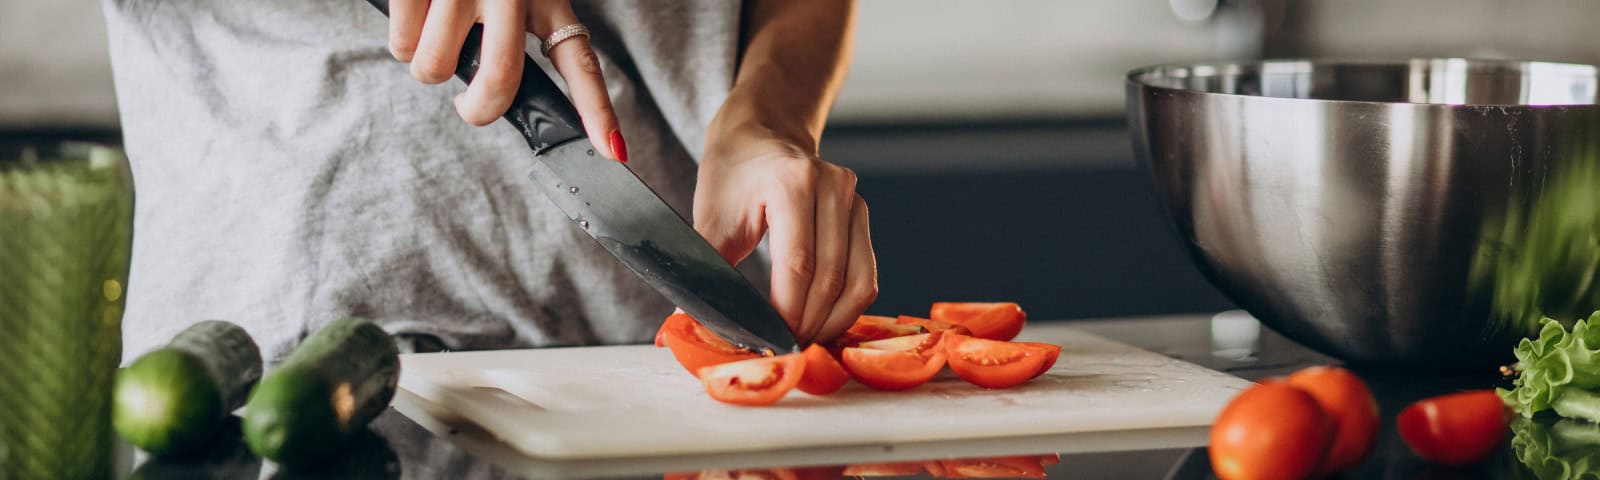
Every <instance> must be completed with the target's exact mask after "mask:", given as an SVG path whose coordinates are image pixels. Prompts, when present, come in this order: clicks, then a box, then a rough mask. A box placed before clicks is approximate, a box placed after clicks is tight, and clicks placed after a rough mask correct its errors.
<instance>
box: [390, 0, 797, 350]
mask: <svg viewBox="0 0 1600 480" xmlns="http://www.w3.org/2000/svg"><path fill="white" fill-rule="evenodd" d="M367 3H370V4H372V6H374V7H377V8H378V10H380V11H382V12H383V14H384V15H388V14H389V0H367ZM482 36H483V26H482V25H474V26H473V27H472V31H471V32H470V33H468V34H467V38H466V43H465V46H464V47H462V49H461V57H460V60H459V61H458V62H457V63H456V78H459V79H461V80H462V81H464V82H469V83H470V82H471V81H472V77H473V76H474V75H476V74H477V72H478V62H479V49H480V47H481V43H482ZM523 61H524V62H525V63H524V66H523V69H522V85H521V86H520V87H518V88H517V94H516V98H515V100H513V101H512V103H511V109H510V110H508V111H506V114H505V119H506V121H508V122H511V125H512V126H514V127H516V128H517V131H518V132H520V133H521V134H522V137H523V138H524V139H526V140H527V141H528V146H529V147H531V148H532V149H533V154H534V157H535V159H537V160H538V161H537V162H534V164H533V165H532V175H533V180H534V183H536V184H537V185H538V186H539V190H540V191H542V192H544V195H545V197H548V198H549V199H550V201H552V202H554V203H555V204H556V206H557V207H559V208H561V211H563V212H566V214H567V217H569V218H571V219H572V221H573V222H576V223H577V224H578V226H580V227H582V229H583V231H584V232H586V233H588V234H589V236H590V237H594V239H595V241H597V242H599V243H600V245H601V246H603V247H605V249H606V251H609V252H611V255H612V256H615V257H616V258H617V259H618V260H621V261H622V263H623V264H625V265H627V266H628V268H629V269H630V270H633V273H635V274H638V275H639V277H640V278H643V279H644V281H645V282H646V283H649V284H650V286H652V287H655V289H656V291H659V292H661V294H662V295H663V296H665V297H667V299H668V300H671V301H672V303H674V304H676V305H677V306H678V308H682V309H683V311H685V312H688V314H689V315H690V316H693V317H694V318H695V320H698V321H700V323H701V324H703V325H705V326H706V327H708V328H710V329H711V330H712V331H714V332H716V333H717V334H718V335H721V336H722V337H723V338H724V339H727V340H728V341H729V342H732V343H733V344H735V345H739V346H742V347H745V348H751V349H756V350H767V349H771V350H774V351H776V352H777V353H788V352H797V351H799V349H800V348H799V345H798V344H797V342H796V341H795V339H794V334H793V333H792V332H790V331H789V325H788V324H787V323H785V322H784V321H783V317H782V316H779V315H778V312H777V311H776V310H773V308H772V305H771V304H769V303H767V300H766V298H765V297H764V296H762V295H761V292H760V291H758V290H756V288H755V286H754V285H751V284H750V282H749V281H747V280H745V278H744V277H743V276H741V275H740V274H739V271H738V270H735V269H734V268H733V266H732V265H730V264H729V263H728V261H727V260H724V259H723V258H722V256H721V255H719V254H717V251H716V249H714V248H712V247H711V244H710V243H707V242H706V239H705V237H702V236H700V234H699V233H696V232H695V231H694V228H693V227H691V226H690V225H689V223H688V222H686V221H684V220H683V217H681V216H679V215H678V213H677V212H676V211H674V210H672V207H669V206H667V203H666V202H665V201H662V200H661V197H660V196H658V195H656V194H655V192H654V191H652V190H651V189H650V187H649V186H647V185H645V184H644V182H643V181H640V180H639V177H637V176H635V175H634V174H633V172H632V171H631V170H628V168H627V167H626V166H624V165H623V164H622V163H619V162H615V161H612V160H608V159H605V158H602V157H597V156H596V155H595V149H594V145H593V144H592V143H590V141H589V139H588V138H587V137H586V136H585V135H584V130H583V123H582V121H581V120H580V119H579V118H578V111H577V109H576V108H574V107H573V106H572V102H571V101H569V100H568V99H567V97H566V96H565V95H564V94H562V93H561V90H558V89H557V88H556V85H555V83H553V82H552V81H551V80H550V78H549V77H547V76H545V74H544V71H543V70H540V68H539V65H538V64H535V63H534V62H533V58H532V57H527V56H526V55H524V59H523Z"/></svg>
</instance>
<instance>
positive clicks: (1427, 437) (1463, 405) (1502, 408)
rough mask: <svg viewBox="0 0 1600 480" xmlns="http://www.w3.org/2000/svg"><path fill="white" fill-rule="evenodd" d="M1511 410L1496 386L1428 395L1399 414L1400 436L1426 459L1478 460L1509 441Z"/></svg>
mask: <svg viewBox="0 0 1600 480" xmlns="http://www.w3.org/2000/svg"><path fill="white" fill-rule="evenodd" d="M1511 415H1512V413H1511V410H1510V409H1509V408H1507V407H1506V404H1505V401H1504V400H1501V399H1500V396H1499V395H1496V394H1495V391H1494V390H1471V391H1466V392H1458V393H1452V394H1448V395H1441V396H1437V397H1431V398H1424V399H1422V400H1418V401H1416V403H1412V404H1411V405H1410V406H1407V407H1406V408H1405V410H1401V411H1400V415H1399V416H1398V417H1396V418H1395V426H1396V427H1398V429H1399V430H1400V439H1401V440H1404V441H1405V442H1406V445H1407V446H1410V447H1411V451H1412V452H1415V453H1416V454H1417V456H1419V457H1422V458H1423V459H1424V460H1427V461H1430V462H1434V463H1439V464H1444V465H1451V466H1463V465H1470V464H1473V463H1478V462H1480V461H1483V459H1485V458H1488V457H1489V455H1491V454H1493V453H1494V452H1495V451H1496V449H1498V448H1499V447H1500V445H1501V444H1502V443H1505V440H1506V432H1507V431H1509V430H1510V429H1509V428H1506V425H1507V424H1509V423H1510V421H1511Z"/></svg>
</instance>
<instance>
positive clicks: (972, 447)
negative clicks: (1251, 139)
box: [136, 312, 1538, 479]
mask: <svg viewBox="0 0 1600 480" xmlns="http://www.w3.org/2000/svg"><path fill="white" fill-rule="evenodd" d="M1071 325H1072V326H1074V327H1077V328H1081V329H1083V330H1086V331H1089V332H1092V333H1096V334H1099V335H1102V336H1105V337H1108V338H1112V339H1116V340H1120V341H1123V342H1126V343H1130V344H1133V345H1136V346H1139V347H1142V348H1145V349H1148V350H1152V351H1155V352H1158V353H1162V354H1165V355H1168V356H1171V357H1175V358H1179V359H1183V360H1187V361H1190V362H1194V363H1197V364H1201V365H1204V366H1206V367H1209V368H1213V369H1217V370H1221V371H1225V372H1229V373H1232V374H1234V375H1238V376H1241V377H1244V378H1248V379H1258V378H1263V377H1268V376H1274V375H1281V374H1286V373H1288V372H1291V371H1293V370H1295V369H1298V368H1300V367H1303V366H1307V365H1313V364H1324V363H1335V362H1333V361H1332V360H1330V359H1328V358H1327V357H1323V356H1321V355H1319V354H1316V353H1314V352H1311V351H1309V350H1306V349H1305V348H1302V347H1300V346H1298V345H1296V344H1294V343H1293V342H1290V341H1288V340H1286V339H1284V338H1283V337H1281V336H1278V335H1276V334H1274V333H1272V332H1271V331H1270V330H1267V329H1264V328H1261V327H1260V326H1259V324H1258V323H1256V322H1255V321H1254V319H1251V318H1250V317H1248V316H1246V315H1242V314H1240V313H1238V312H1224V313H1222V314H1218V315H1177V316H1165V317H1141V318H1120V319H1108V320H1084V321H1074V322H1071ZM1356 371H1357V373H1358V374H1360V375H1361V376H1362V377H1363V378H1365V379H1366V380H1367V381H1368V383H1369V385H1370V387H1371V388H1372V390H1373V392H1374V394H1375V395H1376V396H1377V397H1378V403H1379V405H1380V408H1381V409H1382V412H1383V417H1384V419H1383V428H1384V430H1383V433H1382V434H1381V438H1380V439H1379V440H1378V443H1377V445H1376V446H1375V447H1374V450H1373V454H1372V456H1370V457H1369V458H1368V459H1367V461H1366V462H1365V463H1364V464H1363V465H1362V466H1361V467H1359V468H1358V469H1357V470H1356V471H1353V472H1350V473H1347V474H1346V478H1397V479H1412V478H1417V479H1424V478H1426V479H1432V478H1449V479H1456V478H1538V477H1535V476H1533V475H1531V474H1529V472H1528V470H1527V469H1526V468H1525V467H1523V466H1521V464H1520V463H1518V461H1517V459H1516V458H1517V457H1516V455H1515V453H1514V452H1513V451H1512V449H1511V447H1510V446H1509V443H1508V445H1507V446H1506V447H1505V448H1503V449H1502V451H1501V452H1500V453H1499V454H1497V455H1496V456H1495V457H1493V458H1491V459H1490V460H1489V461H1487V462H1485V463H1484V464H1483V465H1479V466H1476V467H1471V468H1464V469H1450V468H1441V467H1433V466H1430V465H1428V464H1426V463H1425V462H1423V461H1421V460H1420V459H1417V458H1416V457H1415V456H1413V455H1412V454H1411V453H1410V452H1409V451H1408V450H1407V447H1406V446H1405V445H1404V444H1403V443H1402V442H1401V440H1400V438H1399V436H1398V434H1397V433H1396V432H1395V430H1394V426H1393V421H1394V420H1393V419H1394V415H1395V414H1396V413H1397V412H1398V411H1399V410H1400V409H1402V408H1404V407H1405V405H1407V404H1409V403H1410V402H1412V401H1414V400H1416V399H1419V398H1423V397H1427V396H1432V395H1438V394H1443V393H1448V392H1452V391H1456V390H1461V389H1468V388H1487V387H1490V386H1494V385H1496V384H1498V383H1499V382H1500V381H1501V379H1500V378H1499V377H1498V375H1497V374H1496V372H1484V373H1483V374H1481V375H1440V374H1430V373H1417V372H1400V371H1379V370H1371V369H1357V370H1356ZM404 394H405V393H404V392H402V395H404ZM405 404H408V402H404V401H397V402H396V405H397V406H399V405H405ZM1063 408H1070V406H1063ZM411 413H412V414H414V415H417V416H418V417H419V418H420V419H421V423H419V422H418V421H414V420H412V419H411V418H408V417H407V416H406V415H405V414H402V413H401V412H400V411H397V410H396V409H395V408H391V409H390V410H388V411H387V412H385V413H384V414H383V415H382V416H380V417H379V418H378V419H377V420H376V421H375V422H374V423H373V425H372V431H373V432H375V433H376V435H374V436H370V437H365V438H363V439H362V440H361V441H359V442H357V443H356V444H355V446H354V447H351V448H348V449H347V450H346V451H345V452H343V453H342V454H341V456H340V457H339V458H338V460H336V461H335V462H334V463H333V464H332V465H330V466H328V467H326V468H322V469H319V470H318V471H314V472H299V473H293V472H278V471H277V469H276V468H275V467H274V466H272V465H270V464H267V465H263V464H262V462H261V461H260V460H259V459H255V458H253V457H252V456H250V455H249V454H248V451H246V450H245V449H244V448H243V446H242V444H241V443H240V440H239V439H238V437H237V435H236V434H235V435H232V436H227V435H225V436H224V437H225V438H224V439H223V440H219V441H218V444H217V447H216V448H215V449H214V450H213V451H212V452H210V455H209V456H208V459H206V460H194V461H189V462H181V463H166V462H160V463H149V462H146V463H145V464H142V465H140V466H139V467H138V470H137V471H136V472H137V473H138V475H139V476H138V478H146V479H163V478H207V476H210V478H239V477H261V478H269V477H271V478H430V479H431V478H472V479H477V478H495V479H499V478H601V477H606V478H609V477H626V478H660V477H661V475H662V474H663V473H666V472H696V471H711V470H722V469H729V468H737V469H742V470H746V471H749V470H752V469H760V468H763V467H770V468H782V467H789V466H796V465H799V466H818V465H828V464H838V463H845V461H844V459H848V460H849V462H850V463H855V462H860V461H863V459H866V460H867V461H874V462H878V461H882V462H902V461H915V460H927V459H938V458H947V459H948V458H962V457H994V456H1012V455H1035V454H1050V453H1059V455H1060V463H1059V464H1055V465H1049V466H1046V467H1045V468H1044V470H1045V472H1046V473H1047V474H1048V475H1049V476H1051V477H1054V478H1073V479H1097V478H1107V479H1110V478H1166V479H1190V478H1196V479H1198V478H1213V477H1212V476H1211V473H1210V465H1209V464H1208V462H1207V460H1206V451H1205V449H1204V447H1202V446H1200V445H1202V444H1203V443H1204V442H1205V438H1206V430H1205V429H1203V428H1199V429H1195V428H1189V429H1169V430H1155V431H1131V432H1110V433H1094V434H1074V435H1063V436H1049V437H1026V438H1009V439H988V440H981V441H962V442H935V443H922V444H904V445H890V446H882V445H876V446H869V447H839V448H827V449H807V450H800V451H779V452H759V453H744V454H727V455H713V456H691V457H672V458H660V457H657V458H641V459H618V460H607V461H586V462H585V461H564V462H563V461H544V460H539V459H534V458H530V457H526V456H522V455H519V454H517V453H515V452H514V451H512V450H511V449H510V448H508V447H506V446H504V445H503V444H500V443H498V442H496V441H494V440H493V439H492V438H491V437H489V436H488V435H486V434H484V433H483V432H482V431H479V430H476V429H474V428H473V427H472V426H471V425H468V424H460V423H453V424H452V423H449V422H447V421H445V420H440V419H439V418H434V417H431V416H429V415H421V414H419V413H418V412H415V411H413V412H411ZM436 433H437V434H436ZM833 472H834V473H837V469H835V470H833ZM769 473H774V472H769ZM920 476H921V477H922V478H927V477H928V474H926V473H923V474H921V475H920ZM753 478H766V477H753ZM771 478H777V477H771Z"/></svg>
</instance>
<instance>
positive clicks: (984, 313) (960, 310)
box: [928, 302, 1028, 340]
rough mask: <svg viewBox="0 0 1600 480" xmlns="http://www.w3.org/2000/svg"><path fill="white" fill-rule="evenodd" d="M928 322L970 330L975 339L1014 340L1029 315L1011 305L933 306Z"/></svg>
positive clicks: (1008, 303)
mask: <svg viewBox="0 0 1600 480" xmlns="http://www.w3.org/2000/svg"><path fill="white" fill-rule="evenodd" d="M928 318H930V319H932V320H935V321H940V322H944V323H949V324H953V325H961V326H963V327H967V330H970V331H972V336H974V337H978V338H984V339H989V340H1011V339H1013V338H1017V334H1018V333H1020V332H1022V325H1023V324H1024V323H1027V321H1028V314H1027V313H1026V312H1023V311H1022V307H1021V306H1018V305H1017V304H1015V303H1011V302H1000V303H960V302H939V303H935V304H933V308H932V309H931V310H929V312H928Z"/></svg>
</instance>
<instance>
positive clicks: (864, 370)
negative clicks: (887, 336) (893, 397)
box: [843, 347, 944, 392]
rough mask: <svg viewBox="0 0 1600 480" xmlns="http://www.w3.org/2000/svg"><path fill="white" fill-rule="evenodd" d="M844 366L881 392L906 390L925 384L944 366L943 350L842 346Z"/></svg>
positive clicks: (865, 383)
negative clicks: (923, 350)
mask: <svg viewBox="0 0 1600 480" xmlns="http://www.w3.org/2000/svg"><path fill="white" fill-rule="evenodd" d="M843 360H844V362H843V363H844V369H845V370H846V371H848V372H850V376H851V377H852V378H855V379H856V381H858V382H861V383H862V384H863V385H866V386H868V387H872V388H875V389H878V390H884V391H891V392H892V391H899V390H908V389H911V388H914V387H916V386H917V385H922V384H924V383H927V382H928V380H930V379H932V378H933V376H934V375H938V374H939V370H940V369H943V368H944V351H943V350H942V349H937V348H935V349H930V350H929V351H927V352H923V353H917V352H914V351H904V350H879V349H874V348H855V347H852V348H846V349H844V356H843Z"/></svg>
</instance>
